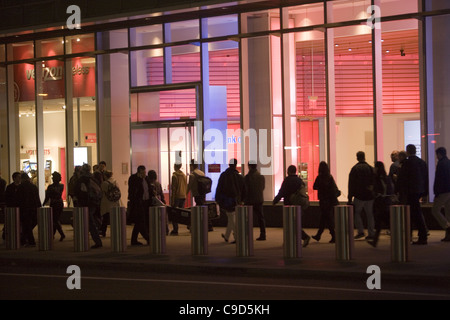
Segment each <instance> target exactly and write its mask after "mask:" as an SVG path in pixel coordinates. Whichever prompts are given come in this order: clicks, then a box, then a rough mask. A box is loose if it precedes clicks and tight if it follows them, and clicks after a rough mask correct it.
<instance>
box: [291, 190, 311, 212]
mask: <svg viewBox="0 0 450 320" xmlns="http://www.w3.org/2000/svg"><path fill="white" fill-rule="evenodd" d="M306 190H307V189H306V185H303V186H301V187H300V188H298V189H297V191H295V192H294V193H293V194H291V196H290V197H289V200H290V202H291V204H292V205H296V206H301V207H302V210H305V209H307V208H308V207H309V196H308V194H307V191H306Z"/></svg>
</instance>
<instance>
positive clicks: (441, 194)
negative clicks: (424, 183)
mask: <svg viewBox="0 0 450 320" xmlns="http://www.w3.org/2000/svg"><path fill="white" fill-rule="evenodd" d="M436 157H437V158H438V163H437V165H436V174H435V176H434V177H435V178H434V185H433V191H434V202H433V208H432V211H431V212H432V214H433V217H434V218H435V219H436V221H437V222H438V223H439V225H440V226H441V228H442V229H444V230H445V237H444V238H443V239H442V240H441V241H450V160H449V159H448V157H447V150H446V149H445V148H444V147H439V148H437V149H436ZM442 207H444V210H445V216H444V215H442V214H441V209H442Z"/></svg>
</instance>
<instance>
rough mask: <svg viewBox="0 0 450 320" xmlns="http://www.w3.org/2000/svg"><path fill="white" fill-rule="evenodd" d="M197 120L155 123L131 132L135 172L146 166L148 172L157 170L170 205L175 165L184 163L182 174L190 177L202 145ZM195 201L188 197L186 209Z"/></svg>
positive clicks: (141, 126) (132, 163)
mask: <svg viewBox="0 0 450 320" xmlns="http://www.w3.org/2000/svg"><path fill="white" fill-rule="evenodd" d="M195 132H196V130H195V125H194V122H193V121H181V122H155V123H150V124H145V125H140V126H139V128H136V127H135V128H133V129H132V131H131V149H132V152H131V165H132V173H135V172H136V171H137V167H138V166H140V165H144V166H145V168H146V169H147V172H148V171H150V170H154V171H155V172H156V174H157V177H158V181H159V182H160V183H161V186H162V189H163V192H164V197H165V200H166V203H167V204H169V203H170V187H171V182H172V181H171V179H172V174H173V171H174V164H175V163H181V171H183V172H184V173H185V174H186V175H189V172H188V170H189V163H190V161H191V159H196V156H197V150H198V146H197V145H196V138H195ZM191 204H192V201H191V199H190V197H189V198H187V201H186V207H190V206H191Z"/></svg>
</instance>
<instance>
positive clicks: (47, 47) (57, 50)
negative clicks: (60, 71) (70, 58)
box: [36, 37, 64, 57]
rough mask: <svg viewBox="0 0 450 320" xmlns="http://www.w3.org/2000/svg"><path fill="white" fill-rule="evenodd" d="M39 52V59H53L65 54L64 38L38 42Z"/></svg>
mask: <svg viewBox="0 0 450 320" xmlns="http://www.w3.org/2000/svg"><path fill="white" fill-rule="evenodd" d="M37 46H38V50H36V54H37V56H38V57H51V56H58V55H63V54H64V40H63V38H62V37H61V38H55V39H46V40H40V41H38V42H37Z"/></svg>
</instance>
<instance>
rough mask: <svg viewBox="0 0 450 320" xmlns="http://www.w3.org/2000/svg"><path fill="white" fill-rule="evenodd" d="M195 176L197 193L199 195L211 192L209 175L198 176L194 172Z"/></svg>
mask: <svg viewBox="0 0 450 320" xmlns="http://www.w3.org/2000/svg"><path fill="white" fill-rule="evenodd" d="M194 175H195V177H196V178H197V191H198V194H199V195H201V196H204V195H206V194H207V193H210V192H211V186H212V180H211V178H210V177H207V176H200V175H198V174H196V173H194Z"/></svg>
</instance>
